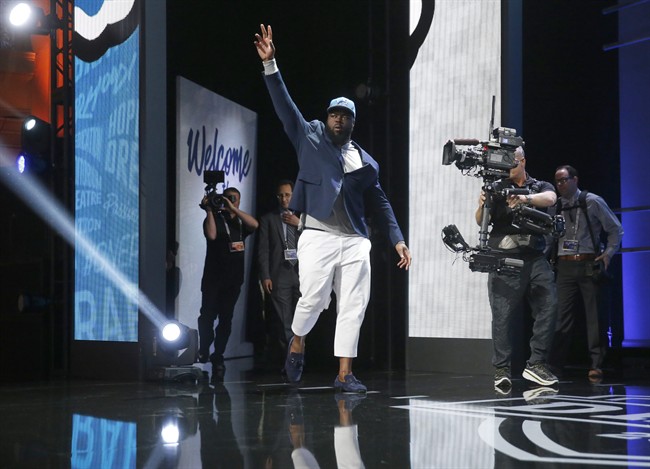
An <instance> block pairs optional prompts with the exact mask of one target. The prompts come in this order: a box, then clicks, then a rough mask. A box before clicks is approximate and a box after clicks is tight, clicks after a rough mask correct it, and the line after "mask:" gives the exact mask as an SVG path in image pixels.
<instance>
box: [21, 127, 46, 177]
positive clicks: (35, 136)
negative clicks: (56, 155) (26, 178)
mask: <svg viewBox="0 0 650 469" xmlns="http://www.w3.org/2000/svg"><path fill="white" fill-rule="evenodd" d="M51 130H52V129H51V126H50V124H49V123H47V122H45V121H44V120H42V119H39V118H38V117H34V116H27V117H26V118H25V120H24V122H23V125H22V127H21V132H20V145H21V152H20V154H19V155H18V157H17V158H16V168H17V169H18V172H19V173H21V174H23V173H33V174H35V173H40V172H43V171H44V170H46V169H47V168H48V166H49V162H50V157H51V154H52V141H51V139H52V135H51Z"/></svg>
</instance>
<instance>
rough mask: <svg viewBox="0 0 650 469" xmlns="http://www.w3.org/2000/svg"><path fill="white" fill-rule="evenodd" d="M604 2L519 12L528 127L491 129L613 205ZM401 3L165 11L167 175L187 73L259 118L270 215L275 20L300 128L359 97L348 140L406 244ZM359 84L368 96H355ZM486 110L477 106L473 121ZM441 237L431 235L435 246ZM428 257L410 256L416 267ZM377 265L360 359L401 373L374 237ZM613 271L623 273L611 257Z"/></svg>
mask: <svg viewBox="0 0 650 469" xmlns="http://www.w3.org/2000/svg"><path fill="white" fill-rule="evenodd" d="M431 3H433V2H431ZM610 5H611V2H609V1H607V2H606V1H598V0H596V1H592V0H589V1H587V0H584V1H576V0H545V1H543V2H540V1H531V0H527V1H524V2H523V10H522V11H523V13H522V15H523V18H522V20H523V21H522V24H523V44H522V48H523V57H522V64H521V68H522V70H521V72H522V82H523V100H522V108H523V122H501V123H495V124H497V125H498V124H500V125H502V126H508V127H515V128H518V130H519V131H520V133H521V134H522V135H523V137H524V139H525V141H526V153H527V158H528V163H527V169H528V170H529V172H530V173H531V175H532V176H533V177H537V178H538V179H544V180H548V181H552V180H553V174H554V171H555V168H556V167H557V166H558V165H560V164H571V165H573V166H575V167H576V168H577V169H578V171H579V173H580V187H581V188H583V189H588V190H591V191H593V192H596V193H598V194H599V195H602V196H603V197H605V199H606V200H607V201H608V202H609V204H610V206H611V207H618V206H619V204H620V201H619V192H620V183H619V157H618V153H619V150H618V93H617V89H618V81H617V65H618V64H617V53H616V51H612V52H603V49H602V46H603V45H604V44H606V43H609V42H613V41H615V40H616V38H617V25H616V15H609V16H604V15H603V14H602V12H601V11H602V9H603V8H605V7H607V6H610ZM429 6H431V5H429ZM408 7H409V6H408V2H406V1H388V0H384V1H372V2H371V1H354V2H350V1H310V2H294V1H273V2H267V1H243V2H213V1H209V0H205V1H193V2H191V6H188V2H185V1H180V0H172V1H169V2H168V8H169V9H168V16H167V18H168V25H167V27H168V77H167V78H168V87H169V95H168V102H169V107H170V112H169V120H170V122H169V133H168V135H169V140H170V141H169V149H170V152H169V159H170V173H171V174H173V160H174V157H175V155H174V151H173V149H174V148H175V142H174V140H173V139H174V135H175V130H174V129H175V112H173V109H174V100H175V77H176V76H177V75H182V76H184V77H185V78H188V79H190V80H192V81H194V82H196V83H198V84H200V85H202V86H204V87H206V88H208V89H210V90H212V91H214V92H216V93H218V94H220V95H222V96H224V97H226V98H228V99H231V100H233V101H235V102H237V103H239V104H241V105H243V106H245V107H247V108H249V109H251V110H253V111H255V112H256V113H257V114H258V118H259V123H258V132H259V136H258V165H259V166H258V167H259V171H258V196H257V213H256V214H257V215H261V214H263V213H264V212H265V211H267V210H268V209H270V208H272V207H273V204H274V203H275V201H274V199H273V191H274V185H275V182H276V181H277V180H278V179H281V178H290V179H293V178H294V177H295V174H296V171H297V165H296V160H295V154H294V151H293V148H292V147H291V145H290V144H289V141H288V139H287V138H286V136H285V134H284V131H283V129H282V127H281V124H280V122H279V120H278V119H277V117H276V116H275V113H274V111H273V109H272V106H271V101H270V99H269V97H268V94H267V91H266V88H265V86H264V83H263V80H262V77H261V73H262V66H261V63H260V60H259V58H258V55H257V52H256V50H255V48H254V46H253V39H254V34H255V33H256V32H259V24H260V23H264V24H270V25H271V26H272V27H273V32H274V36H273V39H274V44H275V45H276V48H277V51H276V59H277V61H278V66H279V68H280V70H281V72H282V74H283V77H284V78H285V82H286V83H287V87H288V89H289V91H290V93H291V94H292V96H293V98H294V100H295V101H296V103H297V105H298V107H299V109H300V110H301V111H302V113H303V115H304V117H305V118H306V119H307V120H311V119H317V118H318V119H323V118H324V115H325V108H326V106H327V103H328V102H329V100H330V99H331V98H332V97H335V96H339V95H345V96H348V97H351V98H352V99H354V100H355V101H356V104H357V121H356V125H355V131H354V139H355V140H356V141H358V142H359V143H360V144H361V145H362V146H364V148H365V149H367V150H368V151H369V152H370V153H371V154H372V155H373V156H374V157H375V158H376V159H377V160H378V161H379V163H380V165H381V169H382V171H381V173H380V180H381V183H382V185H383V186H384V189H385V190H386V192H387V194H388V196H389V198H390V199H391V202H392V204H393V206H394V209H395V212H396V215H397V218H398V221H399V222H400V225H401V226H402V229H403V230H404V231H405V235H406V236H407V238H408V207H409V205H412V207H413V209H414V210H413V212H414V213H416V214H417V197H418V194H410V193H409V190H408V155H409V151H408V128H409V127H408V100H409V90H408V87H409V82H408V73H409V62H408V57H409V56H410V55H411V54H414V53H415V52H416V50H415V49H414V45H412V44H411V43H410V40H409V37H408V35H409V29H408V28H409V26H408ZM434 21H435V20H434ZM434 27H435V26H434ZM507 66H508V65H507V64H504V67H507ZM502 72H503V73H504V74H505V72H506V70H503V71H502ZM360 85H366V90H367V89H370V93H367V92H366V93H365V94H364V93H363V92H359V94H357V92H358V90H360V88H361V87H360ZM503 93H504V94H506V93H508V90H507V89H505V90H503ZM507 97H509V96H507ZM498 98H499V97H498ZM509 98H510V99H512V97H509ZM483 107H484V106H483V103H477V112H481V111H480V110H482V109H483ZM486 119H487V118H486ZM486 123H487V122H486ZM451 137H453V136H451ZM479 137H481V138H482V137H483V136H479ZM440 154H441V149H440V148H434V147H432V148H431V157H432V158H435V159H438V158H440ZM172 187H173V184H172ZM172 208H173V204H172V205H171V206H170V214H171V209H172ZM170 219H173V217H170ZM172 236H173V235H172ZM437 238H438V234H437V233H435V234H432V242H437ZM426 255H427V253H426V252H419V253H414V256H415V262H417V259H418V257H422V256H426ZM372 256H373V271H374V273H375V275H374V276H373V292H372V299H371V304H370V306H369V309H368V314H367V318H366V323H365V324H364V328H363V329H362V330H363V333H362V339H361V344H360V350H359V357H360V360H362V361H364V362H368V363H365V364H376V365H379V366H382V367H389V368H390V367H393V366H396V367H398V368H399V367H402V366H403V365H404V358H405V357H404V348H405V347H404V344H405V335H406V324H407V283H406V275H404V273H402V272H398V269H396V268H395V267H394V264H395V262H396V256H395V254H394V251H393V250H392V247H391V246H388V245H387V243H386V242H385V239H384V238H383V237H382V236H381V235H380V234H378V235H377V236H375V238H374V239H373V252H372ZM613 269H614V270H615V271H618V270H620V259H619V258H618V257H617V258H616V259H615V261H614V263H613ZM379 273H381V275H379ZM616 301H617V303H616V308H615V309H616V311H615V313H616V314H615V316H616V315H618V316H619V318H618V319H615V320H616V321H620V315H621V306H620V298H618V299H616ZM325 317H326V318H327V319H325V320H323V321H321V322H322V323H323V324H324V326H323V324H321V325H320V329H327V328H330V327H333V326H332V321H333V318H332V314H331V313H330V314H325ZM312 336H313V338H312V339H310V341H311V342H312V344H313V343H318V344H319V345H318V347H314V346H312V347H311V348H310V355H311V356H313V355H314V348H316V349H318V350H320V349H321V348H324V349H325V351H327V353H324V355H323V356H329V350H331V344H330V342H329V341H331V334H330V333H328V332H327V331H326V330H323V331H319V328H317V329H316V330H315V331H314V334H312ZM314 337H315V338H314ZM321 339H322V340H323V341H325V342H324V343H323V344H322V347H321V343H320V340H321Z"/></svg>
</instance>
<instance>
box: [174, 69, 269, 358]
mask: <svg viewBox="0 0 650 469" xmlns="http://www.w3.org/2000/svg"><path fill="white" fill-rule="evenodd" d="M176 89H177V106H176V109H177V135H176V137H177V138H176V142H177V148H176V163H177V164H176V241H178V244H179V247H178V257H177V262H176V265H177V267H179V269H180V277H181V283H180V289H179V294H178V297H177V299H176V311H177V312H178V314H177V319H178V320H179V321H180V322H182V323H183V324H186V325H188V326H190V327H192V328H196V327H197V318H198V315H199V310H200V308H201V277H202V275H203V264H204V261H205V249H206V241H205V237H204V236H203V220H204V219H205V211H204V210H203V209H201V208H200V207H199V203H200V202H201V199H202V198H203V196H204V194H205V184H204V183H203V173H204V172H205V171H223V172H224V183H223V184H219V185H218V186H217V190H218V191H219V192H222V191H223V190H224V189H225V188H227V187H235V188H237V189H238V190H239V191H240V192H241V204H240V207H239V208H240V209H241V210H243V211H244V212H246V213H249V214H251V215H253V216H255V213H254V207H255V184H256V171H257V168H256V161H257V114H255V113H254V112H253V111H251V110H249V109H246V108H245V107H243V106H240V105H239V104H237V103H234V102H232V101H230V100H228V99H226V98H224V97H222V96H219V95H218V94H216V93H214V92H212V91H210V90H208V89H206V88H203V87H202V86H200V85H197V84H196V83H193V82H191V81H190V80H187V79H186V78H183V77H178V78H177V83H176ZM252 254H253V237H252V236H250V237H248V238H247V240H246V256H245V262H246V275H245V280H244V284H243V286H242V290H241V294H240V295H239V301H238V302H237V305H236V307H235V313H234V317H233V322H232V334H231V336H230V340H229V342H228V348H227V349H226V354H225V355H226V357H232V356H247V355H252V345H251V344H246V343H245V342H244V330H245V329H244V325H245V316H246V314H245V312H246V298H247V292H248V277H249V272H250V266H251V262H252V260H253V258H252Z"/></svg>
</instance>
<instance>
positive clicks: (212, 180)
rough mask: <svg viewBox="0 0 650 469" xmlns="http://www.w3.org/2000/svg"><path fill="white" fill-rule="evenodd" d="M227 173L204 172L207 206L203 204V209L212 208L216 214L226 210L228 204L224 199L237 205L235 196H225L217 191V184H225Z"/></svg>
mask: <svg viewBox="0 0 650 469" xmlns="http://www.w3.org/2000/svg"><path fill="white" fill-rule="evenodd" d="M224 176H225V173H224V172H223V171H204V172H203V182H204V183H205V185H206V186H205V197H206V202H205V204H201V205H200V206H201V208H202V209H204V210H205V209H206V208H210V209H211V210H212V211H214V212H221V211H223V210H226V208H227V204H226V201H225V200H224V199H228V200H230V202H232V203H235V200H236V198H235V196H234V195H232V194H223V193H219V191H217V184H222V183H223V182H224V179H225V178H224Z"/></svg>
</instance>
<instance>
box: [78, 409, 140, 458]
mask: <svg viewBox="0 0 650 469" xmlns="http://www.w3.org/2000/svg"><path fill="white" fill-rule="evenodd" d="M137 447H138V445H137V427H136V424H135V423H133V422H122V421H120V420H108V419H102V418H97V417H91V416H88V415H80V414H74V415H73V416H72V448H71V451H70V454H71V456H70V467H71V468H73V469H90V468H93V467H120V468H124V469H126V468H135V467H136V455H137Z"/></svg>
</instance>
